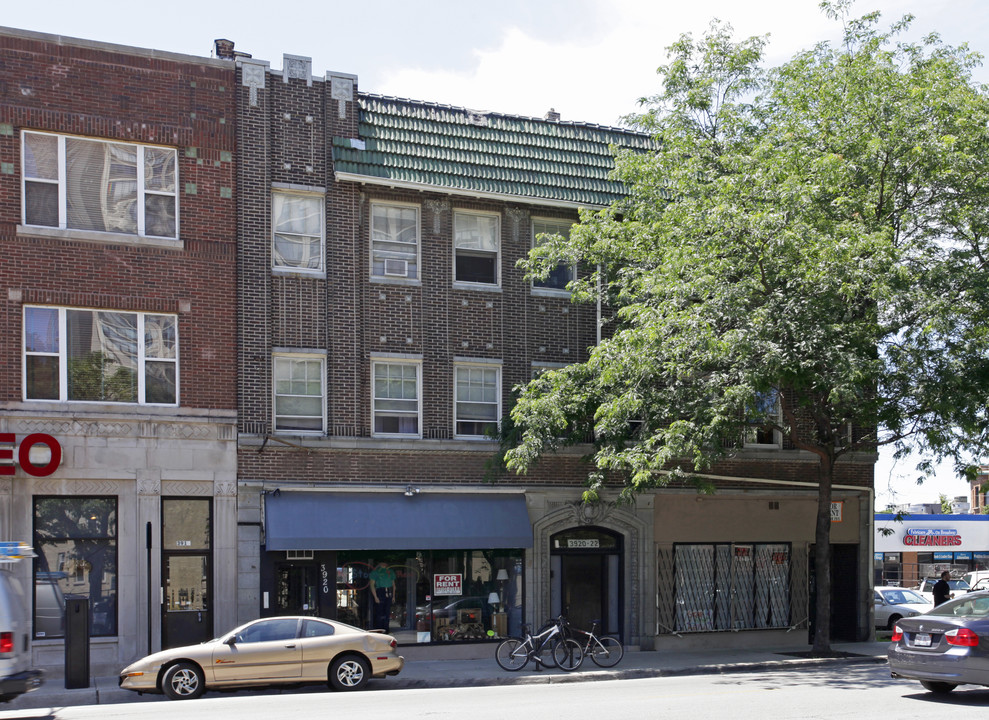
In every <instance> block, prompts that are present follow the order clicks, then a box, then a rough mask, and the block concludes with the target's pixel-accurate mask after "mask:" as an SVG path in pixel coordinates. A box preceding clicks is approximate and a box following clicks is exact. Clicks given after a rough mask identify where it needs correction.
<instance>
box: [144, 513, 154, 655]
mask: <svg viewBox="0 0 989 720" xmlns="http://www.w3.org/2000/svg"><path fill="white" fill-rule="evenodd" d="M144 541H145V542H144V544H145V547H146V548H147V550H148V655H150V654H151V652H152V651H151V617H152V608H153V607H154V603H153V602H152V599H151V522H150V521H149V522H148V524H147V525H146V526H145V538H144Z"/></svg>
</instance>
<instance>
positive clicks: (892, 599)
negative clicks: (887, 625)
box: [882, 590, 931, 605]
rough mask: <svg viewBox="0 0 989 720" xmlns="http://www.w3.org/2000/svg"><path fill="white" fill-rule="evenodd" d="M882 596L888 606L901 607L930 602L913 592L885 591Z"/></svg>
mask: <svg viewBox="0 0 989 720" xmlns="http://www.w3.org/2000/svg"><path fill="white" fill-rule="evenodd" d="M882 595H883V598H885V600H886V602H888V603H889V604H890V605H903V604H904V603H907V604H909V603H922V604H924V605H930V604H931V601H930V600H928V599H927V598H925V597H924V596H923V595H920V594H918V593H915V592H914V591H913V590H886V591H885V592H883V594H882Z"/></svg>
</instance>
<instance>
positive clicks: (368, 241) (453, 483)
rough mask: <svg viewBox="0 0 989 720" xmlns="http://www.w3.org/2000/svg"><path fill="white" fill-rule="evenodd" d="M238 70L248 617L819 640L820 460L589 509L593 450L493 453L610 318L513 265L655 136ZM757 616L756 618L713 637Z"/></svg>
mask: <svg viewBox="0 0 989 720" xmlns="http://www.w3.org/2000/svg"><path fill="white" fill-rule="evenodd" d="M237 65H238V85H237V90H238V113H239V114H238V138H239V143H238V145H239V147H240V148H241V150H242V152H241V155H240V158H239V163H238V172H239V176H240V182H239V188H240V193H239V196H238V199H239V207H240V217H239V233H238V235H239V241H240V247H239V253H238V258H239V263H240V304H239V315H238V317H239V328H240V344H239V352H240V357H239V369H240V377H239V386H240V393H239V397H240V405H239V429H240V433H239V444H238V445H239V456H238V477H239V500H238V510H239V530H240V535H239V540H240V542H239V547H240V553H241V555H240V564H241V569H242V572H241V575H240V587H239V591H238V597H239V600H240V607H239V612H240V619H241V620H247V619H250V618H252V617H254V616H256V614H257V613H258V612H259V611H260V612H261V613H262V614H281V613H295V612H300V613H313V614H319V615H324V616H327V617H336V618H339V619H342V620H346V621H347V622H350V623H352V624H355V625H360V626H362V627H387V628H388V629H389V631H390V632H392V633H393V634H395V635H396V636H397V637H398V638H399V641H400V642H402V643H403V644H408V643H422V644H426V645H429V646H431V647H434V648H435V646H438V645H441V646H444V647H449V646H451V645H454V644H455V645H457V646H458V647H459V648H460V651H469V650H468V648H466V647H465V643H466V642H469V641H475V640H484V639H490V638H493V637H498V636H501V635H504V634H506V633H514V632H517V631H518V629H519V626H520V623H521V622H524V621H525V622H533V623H536V624H537V625H538V624H539V623H542V622H543V621H544V620H545V619H546V618H548V617H551V616H554V615H556V614H557V613H559V612H563V611H565V612H567V613H568V614H569V615H570V617H571V619H572V620H574V621H576V622H578V623H580V624H589V621H590V620H592V619H595V618H601V619H603V621H604V625H605V630H606V631H607V632H610V633H614V634H616V635H620V636H621V637H622V638H623V640H624V641H625V642H626V644H628V645H630V646H633V647H642V648H651V647H663V646H669V647H687V646H690V645H692V644H698V643H703V644H710V643H711V642H720V643H724V644H726V645H727V644H732V643H740V644H759V643H761V644H769V643H771V644H775V645H779V644H796V645H801V644H804V643H805V642H806V641H807V634H806V632H803V633H801V632H796V633H791V632H788V630H789V629H790V628H793V627H799V628H805V629H806V628H807V627H808V624H809V621H808V617H809V615H810V604H811V600H812V598H811V586H812V578H811V566H812V562H811V561H810V557H811V556H810V554H809V553H810V552H811V548H812V545H813V542H814V524H815V520H814V518H815V513H816V504H817V499H816V472H817V460H816V458H815V457H813V456H810V455H809V454H804V453H801V452H799V451H797V450H795V449H793V448H792V447H790V446H789V445H788V444H787V443H786V441H785V439H784V438H780V437H776V436H769V437H759V438H753V442H752V443H751V444H749V445H747V446H746V447H745V448H744V449H742V450H741V451H740V452H739V453H738V454H737V456H736V457H735V458H733V459H732V460H731V461H728V462H725V463H724V464H722V465H721V466H720V467H718V468H716V472H718V473H719V474H722V475H724V476H727V477H729V478H731V479H730V480H723V481H720V482H719V483H718V486H719V491H718V493H717V494H716V495H714V496H703V497H702V496H698V495H697V493H696V492H695V491H694V490H693V489H687V488H669V489H664V490H661V491H656V492H651V493H644V494H642V495H641V496H640V497H639V498H638V501H637V503H636V504H635V505H634V506H624V505H616V504H614V503H610V502H606V503H602V504H601V505H598V506H585V505H583V504H582V503H581V501H580V498H581V493H582V489H583V481H584V478H585V476H586V471H587V468H586V467H585V466H584V465H583V464H582V462H581V459H580V455H581V454H582V452H584V451H586V448H585V449H583V450H581V449H577V450H573V451H570V452H564V453H561V454H560V455H558V456H555V457H553V458H547V459H545V460H544V461H542V462H541V463H540V464H539V465H538V467H537V468H536V469H535V470H534V471H533V472H532V473H530V474H529V475H527V476H525V477H517V476H513V475H506V474H498V473H493V472H492V471H491V469H490V466H489V463H490V460H491V458H492V456H493V454H494V451H495V443H494V442H493V440H492V439H490V436H489V434H488V433H489V431H490V430H491V429H492V428H493V427H494V426H495V425H496V423H497V421H498V419H499V418H500V417H502V416H503V414H504V413H505V412H507V408H508V406H509V403H510V400H511V392H512V388H513V387H515V386H516V385H518V384H520V383H524V382H526V381H527V380H528V379H529V378H530V377H531V376H532V375H533V373H537V372H540V371H541V370H544V369H547V368H553V367H559V366H562V365H564V364H566V363H571V362H576V361H580V360H583V359H585V358H586V357H587V351H588V348H589V347H590V346H591V345H593V344H594V343H595V342H596V341H597V340H598V339H599V336H598V333H599V331H600V327H601V323H600V322H599V321H600V316H599V313H600V311H599V309H598V308H596V307H593V306H587V305H579V304H574V303H572V302H571V299H570V297H569V293H568V292H567V290H566V282H567V279H568V278H569V277H570V276H571V275H570V274H571V273H573V272H575V271H576V272H580V271H581V270H580V269H579V268H578V269H574V268H568V267H560V268H559V269H558V270H557V272H555V273H554V274H553V275H552V276H551V277H550V278H549V279H548V280H547V281H545V282H542V283H533V282H532V281H530V280H527V279H525V278H524V276H523V273H522V272H521V271H520V270H519V269H518V267H517V266H516V263H517V261H518V260H519V259H520V258H522V257H524V256H525V255H526V253H528V251H529V250H530V248H531V247H532V245H533V243H534V242H536V241H537V238H538V235H539V234H540V233H546V232H549V233H566V232H568V229H569V226H570V225H571V224H572V223H573V222H575V221H576V220H577V211H578V208H580V207H600V206H604V205H607V204H608V203H610V202H611V201H613V200H614V199H616V198H617V197H619V196H620V195H621V193H622V192H623V188H622V187H620V186H619V185H617V184H616V183H613V182H611V181H609V180H608V171H609V169H610V168H611V167H612V159H611V158H612V155H611V152H612V151H611V149H610V146H618V147H627V148H632V149H639V150H642V149H646V148H648V147H649V144H650V140H649V138H647V137H645V136H643V135H640V134H638V133H635V132H630V131H626V130H619V129H615V128H606V127H600V126H594V125H586V124H581V123H575V122H567V121H561V120H560V118H559V116H558V115H556V114H555V113H551V114H549V115H548V116H547V117H546V118H542V119H539V118H526V117H516V116H509V115H502V114H498V113H494V112H484V113H482V112H474V111H471V110H468V109H465V108H457V107H450V106H445V105H438V104H434V103H427V102H417V101H411V100H402V99H397V98H389V97H382V96H377V95H373V94H369V93H363V92H361V91H359V89H358V87H357V78H356V77H355V76H353V75H350V74H346V73H334V72H328V73H326V74H325V76H322V77H314V76H313V74H312V67H311V61H310V60H309V58H307V57H304V56H297V55H285V56H284V62H283V65H284V67H283V69H282V70H281V71H278V70H273V69H272V68H271V67H270V63H268V62H266V61H262V60H257V59H253V58H245V57H239V58H238V60H237ZM874 461H875V456H874V455H871V454H866V455H862V456H859V457H854V458H851V459H850V460H848V461H847V462H842V463H841V465H840V466H839V469H838V477H837V479H836V488H835V504H834V517H835V522H834V525H833V528H834V529H833V533H832V538H833V542H834V543H835V547H834V555H835V571H834V574H835V577H834V581H833V582H834V587H835V598H836V600H835V619H836V622H835V635H836V637H837V638H842V639H860V638H864V637H865V636H866V634H867V633H868V632H869V630H870V627H871V625H870V623H871V620H870V615H869V608H870V607H871V605H870V604H869V598H870V597H871V580H870V573H869V569H870V565H871V558H872V548H871V517H872V515H871V513H872V507H871V496H870V491H871V487H872V468H873V463H874ZM616 494H617V493H616ZM609 499H613V498H609ZM381 565H384V566H389V567H390V568H391V571H390V572H388V571H385V572H384V574H381V573H382V571H381V570H380V569H378V568H379V566H381ZM376 569H377V573H376V572H375V570H376ZM372 582H373V583H375V584H376V585H377V584H382V583H383V584H385V585H387V586H389V587H391V593H390V597H389V598H388V600H387V601H385V602H384V603H375V602H374V601H373V599H372V597H371V592H370V586H371V584H372ZM737 630H759V631H761V632H752V633H742V634H737V633H733V632H724V633H722V634H720V635H719V636H718V637H717V639H713V638H712V636H711V635H710V633H711V632H717V631H737ZM476 652H481V653H484V652H488V650H485V649H484V648H483V647H479V648H477V650H476Z"/></svg>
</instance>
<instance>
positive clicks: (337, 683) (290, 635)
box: [119, 617, 405, 700]
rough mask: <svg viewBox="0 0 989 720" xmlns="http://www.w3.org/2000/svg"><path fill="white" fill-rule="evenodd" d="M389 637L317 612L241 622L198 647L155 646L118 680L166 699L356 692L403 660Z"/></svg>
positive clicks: (129, 687) (393, 670) (397, 668)
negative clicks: (294, 688) (313, 689)
mask: <svg viewBox="0 0 989 720" xmlns="http://www.w3.org/2000/svg"><path fill="white" fill-rule="evenodd" d="M397 646H398V643H397V642H396V641H395V638H393V637H392V636H391V635H385V634H383V633H380V632H368V631H366V630H361V629H360V628H355V627H353V626H351V625H347V624H345V623H341V622H336V621H334V620H324V619H323V618H317V617H272V618H264V619H261V620H255V621H253V622H249V623H247V624H246V625H241V626H240V627H238V628H236V629H234V630H231V631H230V632H228V633H227V634H226V635H222V636H220V637H218V638H214V639H213V640H209V641H207V642H204V643H202V644H200V645H188V646H185V647H178V648H172V649H171V650H162V651H161V652H157V653H154V654H152V655H148V656H147V657H145V658H142V659H141V660H138V661H137V662H135V663H131V664H130V665H128V666H127V667H125V668H124V669H123V670H121V672H120V680H119V685H120V687H122V688H125V689H127V690H134V691H135V692H137V693H164V694H165V695H166V696H167V697H168V698H170V699H172V700H185V699H192V698H197V697H199V696H200V695H202V694H203V693H204V692H205V691H206V690H232V689H236V688H246V687H266V686H275V685H278V686H285V685H313V684H318V683H328V684H329V686H330V687H331V688H333V689H334V690H358V689H360V688H363V687H364V686H365V685H366V684H367V682H368V680H369V679H370V678H372V677H375V678H379V677H385V676H386V675H397V674H398V673H399V672H400V671H401V670H402V666H403V665H404V664H405V659H404V658H403V657H402V656H401V655H398V654H397V653H396V651H395V648H396V647H397Z"/></svg>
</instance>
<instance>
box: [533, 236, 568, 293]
mask: <svg viewBox="0 0 989 720" xmlns="http://www.w3.org/2000/svg"><path fill="white" fill-rule="evenodd" d="M572 226H573V223H572V222H570V221H568V220H550V219H545V218H533V219H532V247H536V246H537V245H539V244H540V243H542V242H544V240H542V238H541V236H543V235H562V236H563V237H565V238H569V237H570V228H571V227H572ZM573 279H574V266H573V265H569V264H566V263H560V264H558V265H557V266H556V267H555V268H553V269H552V270H551V271H550V273H549V276H548V277H547V278H546V279H545V280H533V281H532V287H534V288H538V289H540V290H566V289H567V283H569V282H570V281H571V280H573Z"/></svg>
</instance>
